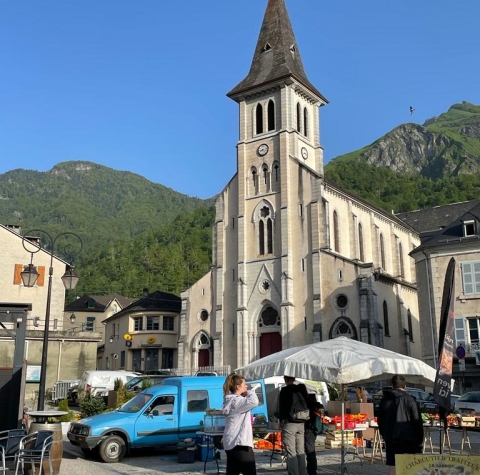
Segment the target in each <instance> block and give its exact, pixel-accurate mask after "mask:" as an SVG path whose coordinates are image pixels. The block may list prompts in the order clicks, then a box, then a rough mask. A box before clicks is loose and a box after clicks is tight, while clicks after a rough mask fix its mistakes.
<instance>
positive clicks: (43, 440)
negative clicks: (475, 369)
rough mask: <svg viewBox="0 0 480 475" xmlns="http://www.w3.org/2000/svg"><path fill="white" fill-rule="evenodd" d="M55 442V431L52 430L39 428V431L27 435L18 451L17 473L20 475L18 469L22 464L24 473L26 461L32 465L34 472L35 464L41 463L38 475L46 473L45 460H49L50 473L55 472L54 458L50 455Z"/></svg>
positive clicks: (50, 474)
mask: <svg viewBox="0 0 480 475" xmlns="http://www.w3.org/2000/svg"><path fill="white" fill-rule="evenodd" d="M52 443H53V432H52V431H51V430H39V431H38V432H32V433H31V434H28V435H26V436H25V437H23V438H22V440H21V441H20V447H19V450H18V453H17V464H16V467H15V475H18V473H19V472H18V469H19V467H20V465H21V466H22V471H21V472H20V473H24V468H25V463H30V464H31V465H32V473H36V472H35V464H39V467H40V468H39V470H38V475H42V470H43V473H44V474H45V469H44V467H43V462H44V460H48V464H49V467H50V470H49V475H52V474H53V467H52V459H51V457H50V452H51V448H52Z"/></svg>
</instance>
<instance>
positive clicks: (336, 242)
mask: <svg viewBox="0 0 480 475" xmlns="http://www.w3.org/2000/svg"><path fill="white" fill-rule="evenodd" d="M333 246H334V247H333V250H334V251H335V252H340V228H339V224H338V213H337V212H336V211H334V212H333Z"/></svg>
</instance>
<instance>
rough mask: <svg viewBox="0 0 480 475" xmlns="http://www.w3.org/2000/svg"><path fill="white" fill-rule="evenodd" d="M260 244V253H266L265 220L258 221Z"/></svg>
mask: <svg viewBox="0 0 480 475" xmlns="http://www.w3.org/2000/svg"><path fill="white" fill-rule="evenodd" d="M258 244H259V246H258V248H259V254H260V255H261V256H263V255H265V224H264V222H263V221H260V222H259V223H258Z"/></svg>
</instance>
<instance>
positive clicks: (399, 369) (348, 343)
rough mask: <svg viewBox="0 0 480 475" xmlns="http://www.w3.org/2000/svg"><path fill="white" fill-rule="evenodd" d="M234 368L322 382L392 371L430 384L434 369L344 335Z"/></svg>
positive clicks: (251, 374)
mask: <svg viewBox="0 0 480 475" xmlns="http://www.w3.org/2000/svg"><path fill="white" fill-rule="evenodd" d="M236 371H237V372H238V373H240V374H242V375H243V376H245V378H246V379H249V380H251V379H258V378H268V377H270V376H284V375H288V376H293V377H296V378H305V379H310V380H313V381H324V382H326V383H338V384H352V383H358V384H362V383H367V382H373V381H380V380H384V379H388V378H391V377H392V376H394V375H395V374H401V375H404V376H405V379H406V380H407V381H408V382H411V383H419V384H424V385H427V386H432V385H433V383H434V382H435V375H436V371H435V369H434V368H432V367H431V366H429V365H427V364H426V363H424V362H423V361H420V360H417V359H415V358H412V357H410V356H405V355H402V354H400V353H395V352H394V351H390V350H386V349H384V348H379V347H377V346H373V345H369V344H368V343H363V342H360V341H357V340H352V339H350V338H346V337H338V338H334V339H332V340H326V341H322V342H319V343H312V344H310V345H305V346H299V347H296V348H289V349H287V350H282V351H279V352H278V353H274V354H272V355H269V356H266V357H265V358H261V359H259V360H257V361H255V362H254V363H250V364H248V365H246V366H243V367H241V368H237V369H236Z"/></svg>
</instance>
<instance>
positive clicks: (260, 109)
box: [255, 104, 263, 134]
mask: <svg viewBox="0 0 480 475" xmlns="http://www.w3.org/2000/svg"><path fill="white" fill-rule="evenodd" d="M255 119H256V123H257V134H263V107H262V104H257V110H256V117H255Z"/></svg>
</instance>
